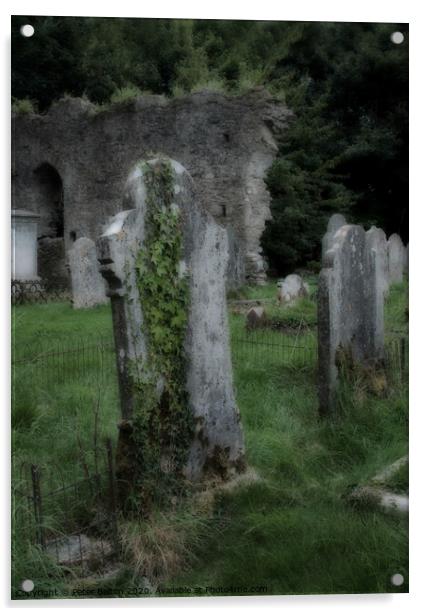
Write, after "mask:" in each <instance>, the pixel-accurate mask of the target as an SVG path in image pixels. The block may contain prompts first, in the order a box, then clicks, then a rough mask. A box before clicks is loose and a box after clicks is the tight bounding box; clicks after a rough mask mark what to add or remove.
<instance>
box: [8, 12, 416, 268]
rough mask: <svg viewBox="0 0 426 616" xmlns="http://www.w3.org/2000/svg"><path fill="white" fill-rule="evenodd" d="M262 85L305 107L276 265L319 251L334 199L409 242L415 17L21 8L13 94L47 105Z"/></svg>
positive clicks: (277, 173) (278, 202) (283, 166)
mask: <svg viewBox="0 0 426 616" xmlns="http://www.w3.org/2000/svg"><path fill="white" fill-rule="evenodd" d="M25 23H31V24H32V25H33V26H34V28H35V34H34V36H33V37H32V38H30V39H27V38H24V37H23V36H21V34H20V32H19V28H20V26H21V25H23V24H25ZM394 31H400V32H402V33H403V35H404V37H405V40H404V42H403V43H402V44H400V45H396V44H395V43H393V42H392V40H391V34H392V33H393V32H394ZM259 85H263V86H265V87H267V88H268V89H270V90H271V91H272V92H273V93H274V94H275V95H277V96H280V97H282V98H283V99H284V100H285V102H286V103H287V105H288V106H289V107H290V108H291V109H292V110H293V112H294V119H293V121H292V122H291V125H290V127H289V129H288V130H287V131H286V133H285V134H284V135H283V139H282V142H281V145H280V151H279V155H278V157H277V159H276V161H275V162H274V164H273V165H272V167H271V169H270V172H269V175H268V185H269V189H270V192H271V194H272V214H273V218H272V220H271V221H270V222H269V223H268V225H267V228H266V231H265V233H264V237H263V247H264V251H265V253H266V255H267V257H268V259H269V261H270V264H271V265H272V266H273V268H275V269H276V270H277V271H278V272H280V273H286V272H288V271H290V270H291V269H294V268H295V267H298V266H301V265H304V264H306V262H308V261H313V260H317V259H318V257H319V250H320V238H321V236H322V234H323V233H324V231H325V226H326V220H327V219H328V217H329V216H330V215H331V214H332V213H333V212H335V211H341V212H343V213H345V214H346V215H347V218H348V219H349V220H350V221H351V222H357V223H361V224H365V225H370V224H376V225H378V226H381V227H383V228H384V230H385V231H386V232H387V233H388V234H390V233H393V232H397V233H399V234H400V235H401V236H402V238H403V239H404V241H407V239H408V24H376V23H328V22H277V21H276V22H267V21H244V20H241V21H220V20H178V19H170V20H167V19H123V18H82V17H40V16H38V17H32V16H19V17H18V16H15V17H12V96H13V98H14V99H15V100H18V99H19V100H21V99H29V100H30V101H32V102H33V104H34V105H36V106H37V107H38V109H39V110H40V111H41V112H43V111H44V110H46V109H47V108H48V106H49V105H50V104H51V102H52V101H53V100H55V99H57V98H60V97H61V96H63V95H64V94H70V95H74V96H83V95H84V96H87V97H88V98H89V99H91V100H92V101H94V102H96V103H100V104H102V103H106V102H108V101H110V100H111V99H112V100H114V97H115V98H116V99H117V97H120V96H124V95H125V94H126V92H130V93H132V92H133V93H134V92H139V91H140V92H146V91H149V92H152V93H158V94H165V95H167V96H178V95H181V94H184V93H186V92H191V91H193V90H195V89H197V88H200V87H210V88H211V89H220V90H222V91H227V92H230V93H240V92H244V91H245V90H247V89H249V88H251V87H253V86H259Z"/></svg>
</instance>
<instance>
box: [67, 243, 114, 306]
mask: <svg viewBox="0 0 426 616" xmlns="http://www.w3.org/2000/svg"><path fill="white" fill-rule="evenodd" d="M68 266H69V270H70V276H71V288H72V304H73V307H74V308H93V306H98V305H100V304H105V303H107V302H108V298H107V296H106V289H105V281H104V279H103V278H102V275H101V273H100V272H99V263H98V259H97V255H96V246H95V243H94V242H93V241H92V240H90V239H89V238H88V237H80V238H79V239H78V240H76V241H75V242H74V244H73V246H72V248H71V249H70V250H69V251H68Z"/></svg>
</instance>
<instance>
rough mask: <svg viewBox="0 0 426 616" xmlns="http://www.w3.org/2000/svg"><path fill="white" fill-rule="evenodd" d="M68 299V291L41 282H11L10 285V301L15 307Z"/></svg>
mask: <svg viewBox="0 0 426 616" xmlns="http://www.w3.org/2000/svg"><path fill="white" fill-rule="evenodd" d="M70 299H71V294H70V291H69V290H68V289H58V288H53V287H51V286H50V285H49V284H48V283H47V282H46V281H43V280H12V283H11V301H12V304H13V305H16V306H18V305H21V304H39V303H46V302H51V301H69V300H70Z"/></svg>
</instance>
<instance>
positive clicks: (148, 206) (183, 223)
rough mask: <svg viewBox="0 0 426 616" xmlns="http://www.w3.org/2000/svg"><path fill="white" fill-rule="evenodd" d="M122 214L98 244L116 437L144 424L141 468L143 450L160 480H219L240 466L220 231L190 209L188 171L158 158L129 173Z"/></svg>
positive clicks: (225, 242)
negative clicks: (117, 407) (115, 389)
mask: <svg viewBox="0 0 426 616" xmlns="http://www.w3.org/2000/svg"><path fill="white" fill-rule="evenodd" d="M167 178H169V180H170V181H171V184H170V186H169V187H168V186H167V182H168V181H169V180H168V179H167ZM122 207H123V211H121V212H119V213H117V214H116V215H115V217H113V218H112V219H111V221H110V224H109V225H108V227H107V228H106V230H105V231H104V233H103V234H102V235H101V236H100V238H99V239H98V242H97V249H98V258H99V262H100V264H101V271H102V274H103V276H104V277H105V279H106V280H107V282H108V288H109V290H108V294H109V296H110V297H111V305H112V312H113V323H114V336H115V345H116V353H117V364H118V372H119V385H120V397H121V407H122V417H123V421H122V422H121V436H120V439H121V441H122V442H123V441H126V439H127V441H128V439H129V437H128V434H129V432H130V433H133V435H134V433H135V431H137V430H139V429H141V428H140V426H146V428H145V429H146V430H147V432H146V433H145V434H144V436H143V439H142V443H143V444H142V445H141V453H142V455H143V456H144V464H145V463H146V460H149V448H150V447H151V448H154V449H155V451H156V452H157V453H156V455H155V460H156V462H155V460H154V461H153V464H156V463H158V465H159V466H158V469H157V472H158V478H157V480H158V482H160V483H161V481H162V479H161V477H164V476H166V475H167V474H170V473H172V474H173V473H179V472H181V473H182V474H183V476H185V477H186V478H187V479H189V480H191V481H199V480H202V479H203V478H204V477H205V476H208V475H209V474H211V473H213V474H215V475H220V476H221V477H223V478H225V477H227V476H228V475H230V474H232V473H234V472H236V471H237V472H238V471H239V470H242V468H243V467H244V442H243V434H242V428H241V423H240V416H239V411H238V408H237V405H236V401H235V396H234V391H233V382H232V364H231V356H230V347H229V333H228V322H227V312H226V298H225V275H226V269H227V264H228V236H227V232H226V229H225V228H224V227H222V226H221V225H218V224H217V223H216V222H215V221H214V219H213V218H212V216H211V215H210V214H209V213H208V212H206V211H205V210H203V209H202V208H200V207H199V206H198V204H197V200H196V190H195V185H194V182H193V180H192V178H191V177H190V175H189V173H188V172H187V171H186V170H185V169H184V168H183V167H182V166H181V165H180V164H179V163H177V162H175V161H172V160H170V159H166V158H159V159H151V160H149V161H147V162H145V163H143V162H142V163H141V162H139V163H137V164H136V165H135V166H134V167H133V170H132V172H131V173H130V175H129V178H128V181H127V183H126V187H125V196H124V202H123V205H122ZM179 238H181V239H179ZM180 242H181V243H180ZM170 255H172V257H171V256H170ZM185 298H186V299H185ZM182 327H183V328H182ZM179 332H181V334H182V339H180V338H179V336H180V335H181V334H180V333H179ZM176 336H177V337H176ZM169 339H170V340H169ZM159 341H160V342H159ZM168 342H170V349H169V351H167V345H168ZM176 343H178V344H176ZM179 346H180V347H181V348H177V347H179ZM179 375H180V376H179ZM187 411H188V412H189V416H188V417H187V416H186V415H185V413H187ZM141 414H142V415H143V416H144V417H142V421H141ZM185 418H186V419H185ZM187 420H188V421H189V424H190V425H189V426H188V424H187V423H185V422H187ZM166 422H169V423H168V424H167V423H166ZM155 425H156V426H157V428H155V430H153V429H152V426H155ZM188 428H189V432H188ZM185 431H186V432H185ZM172 434H174V436H173V438H174V440H173V439H172V436H171V435H172ZM188 434H189V439H187V436H188ZM158 435H162V436H161V438H158ZM136 436H137V435H136ZM186 439H187V440H186ZM136 442H137V440H136ZM179 447H180V450H181V453H182V449H183V460H182V462H183V464H182V468H181V469H179V468H178V467H177V465H178V462H179V461H178V460H177V454H176V449H177V448H179ZM119 449H120V444H119ZM135 455H136V457H137V456H138V455H139V452H138V451H136V452H135ZM119 471H120V469H119Z"/></svg>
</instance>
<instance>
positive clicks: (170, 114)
mask: <svg viewBox="0 0 426 616" xmlns="http://www.w3.org/2000/svg"><path fill="white" fill-rule="evenodd" d="M290 115H291V113H290V112H289V110H288V109H287V108H286V107H285V106H284V105H283V104H282V103H281V102H280V101H278V100H275V99H274V98H273V97H272V96H271V95H269V94H267V93H266V92H265V91H263V90H261V89H256V90H253V91H252V92H250V93H247V94H244V95H242V96H228V95H224V94H220V93H213V92H207V91H205V92H198V93H195V94H192V95H190V96H186V97H182V98H176V99H166V98H164V97H162V96H142V97H140V98H137V99H135V100H133V101H128V102H127V103H123V104H121V105H115V106H112V107H111V108H110V109H99V108H97V107H96V106H95V105H93V104H91V103H90V102H88V101H86V100H83V99H73V98H65V99H63V100H61V101H59V102H57V103H55V104H53V105H52V107H51V108H50V109H49V111H48V112H47V113H46V114H44V115H34V114H29V115H15V116H14V117H13V120H12V122H13V124H12V138H13V151H12V161H13V177H12V193H13V207H14V208H25V209H28V210H31V211H32V212H34V213H37V214H39V215H40V224H39V230H38V236H39V238H62V240H63V242H64V244H65V249H64V250H63V254H65V253H66V252H67V251H68V250H69V249H70V248H71V246H72V243H73V241H75V240H76V239H78V238H79V237H88V238H91V239H93V240H95V239H96V238H97V237H98V236H99V234H100V233H101V232H102V224H103V223H104V221H105V220H107V219H108V217H109V216H112V215H114V214H116V213H118V211H119V209H120V202H121V194H122V191H123V187H124V184H125V181H126V178H127V174H128V170H129V169H131V168H132V166H133V165H135V163H136V162H137V161H138V160H140V159H141V158H144V157H145V158H146V157H150V156H152V155H153V154H155V155H156V154H162V155H165V156H169V157H171V158H173V159H176V160H179V161H181V162H182V164H183V165H184V166H185V168H186V169H188V172H189V173H190V174H191V176H192V177H193V179H194V182H195V191H196V196H197V200H198V202H199V203H200V204H201V205H202V206H203V207H205V208H206V209H207V210H208V211H209V212H210V213H211V214H212V215H213V217H214V218H215V219H216V220H217V221H218V222H220V223H222V224H224V225H226V226H229V227H231V228H232V229H233V231H234V238H233V241H234V245H235V248H234V253H235V257H234V258H233V265H231V268H230V275H231V278H232V280H235V275H237V281H238V280H240V279H241V277H243V278H244V277H245V276H247V277H248V278H249V279H250V280H252V281H254V282H261V281H263V280H264V278H265V264H264V260H263V257H262V254H261V248H260V237H261V235H262V232H263V230H264V227H265V222H266V220H268V219H269V218H270V208H269V203H270V195H269V193H268V191H267V188H266V186H265V183H264V179H265V175H266V172H267V170H268V168H269V167H270V165H271V163H272V161H273V159H274V157H275V155H276V152H277V143H276V139H277V137H278V136H282V135H285V131H284V129H285V127H286V124H287V120H288V118H289V116H290ZM241 253H242V255H243V257H244V258H243V259H242V260H241V259H240V258H239V256H238V255H239V254H241ZM56 254H59V253H58V251H57V252H56ZM46 265H47V264H45V268H44V269H45V270H47V271H48V269H49V268H46ZM57 265H58V263H57V260H54V259H52V260H51V263H50V268H51V269H52V270H55V268H56V269H57ZM242 267H243V269H244V270H245V271H243V272H242V271H241V270H242ZM59 269H61V268H59ZM56 277H57V275H56Z"/></svg>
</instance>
